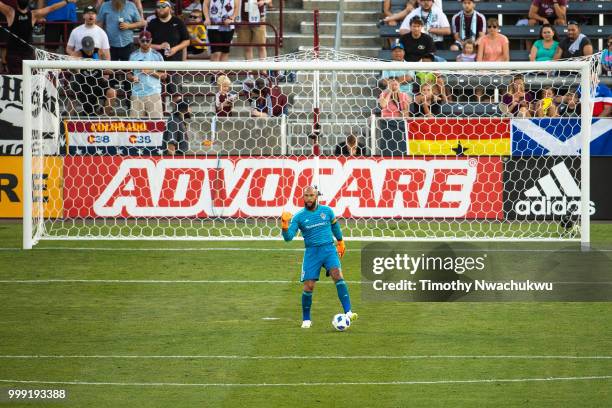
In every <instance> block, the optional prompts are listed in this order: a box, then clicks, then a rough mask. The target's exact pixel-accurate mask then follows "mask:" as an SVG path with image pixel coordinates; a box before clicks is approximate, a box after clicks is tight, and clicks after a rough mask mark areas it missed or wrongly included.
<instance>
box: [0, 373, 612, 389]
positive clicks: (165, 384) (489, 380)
mask: <svg viewBox="0 0 612 408" xmlns="http://www.w3.org/2000/svg"><path fill="white" fill-rule="evenodd" d="M610 379H612V375H593V376H585V377H540V378H485V379H473V380H423V381H371V382H370V381H363V382H361V381H359V382H302V383H173V382H93V381H76V380H73V381H42V380H40V381H39V380H8V379H7V380H5V379H0V383H6V384H47V385H102V386H104V385H109V386H124V387H243V388H245V387H314V386H322V387H325V386H342V385H427V384H485V383H524V382H546V381H601V380H610Z"/></svg>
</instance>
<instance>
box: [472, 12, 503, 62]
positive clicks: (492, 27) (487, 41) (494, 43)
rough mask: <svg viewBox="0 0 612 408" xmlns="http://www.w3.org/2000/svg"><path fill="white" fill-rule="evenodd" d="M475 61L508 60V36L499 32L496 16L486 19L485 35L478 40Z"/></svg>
mask: <svg viewBox="0 0 612 408" xmlns="http://www.w3.org/2000/svg"><path fill="white" fill-rule="evenodd" d="M477 61H493V62H496V61H510V48H509V43H508V37H506V36H505V35H503V34H501V33H500V32H499V23H498V22H497V19H496V18H490V19H488V20H487V35H485V36H484V37H482V38H480V40H478V57H477Z"/></svg>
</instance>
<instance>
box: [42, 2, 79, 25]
mask: <svg viewBox="0 0 612 408" xmlns="http://www.w3.org/2000/svg"><path fill="white" fill-rule="evenodd" d="M60 1H62V0H47V7H48V6H52V5H54V4H55V3H59V2H60ZM46 18H47V21H72V22H76V21H77V6H76V3H68V4H66V5H65V6H64V7H62V8H60V9H57V10H55V11H52V12H50V13H49V14H47V17H46Z"/></svg>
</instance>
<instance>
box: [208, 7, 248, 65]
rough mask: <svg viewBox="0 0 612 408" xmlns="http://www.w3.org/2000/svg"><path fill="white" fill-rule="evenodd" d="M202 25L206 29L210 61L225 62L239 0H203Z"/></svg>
mask: <svg viewBox="0 0 612 408" xmlns="http://www.w3.org/2000/svg"><path fill="white" fill-rule="evenodd" d="M202 10H203V11H204V25H205V26H206V27H207V28H208V39H209V40H210V42H211V43H212V44H221V45H211V46H210V60H211V61H227V60H228V59H229V52H230V44H231V43H232V39H233V38H234V28H235V26H234V25H233V24H232V23H235V22H236V20H237V19H238V17H239V15H238V13H239V12H240V0H204V6H203V8H202Z"/></svg>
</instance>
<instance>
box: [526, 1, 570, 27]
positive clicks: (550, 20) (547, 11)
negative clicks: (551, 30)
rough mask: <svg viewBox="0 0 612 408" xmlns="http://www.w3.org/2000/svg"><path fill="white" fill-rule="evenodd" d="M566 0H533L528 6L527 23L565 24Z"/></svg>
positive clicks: (532, 24)
mask: <svg viewBox="0 0 612 408" xmlns="http://www.w3.org/2000/svg"><path fill="white" fill-rule="evenodd" d="M566 13H567V0H533V1H532V2H531V7H529V25H530V26H534V25H537V24H554V25H565V18H566V17H565V16H566Z"/></svg>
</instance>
